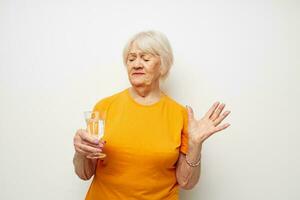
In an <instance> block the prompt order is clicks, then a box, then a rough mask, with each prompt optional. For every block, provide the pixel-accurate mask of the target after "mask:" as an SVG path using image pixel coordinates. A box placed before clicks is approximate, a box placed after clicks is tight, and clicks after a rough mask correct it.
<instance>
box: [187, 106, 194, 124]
mask: <svg viewBox="0 0 300 200" xmlns="http://www.w3.org/2000/svg"><path fill="white" fill-rule="evenodd" d="M186 108H187V112H188V121H191V120H193V119H194V111H193V109H192V108H191V107H190V106H186Z"/></svg>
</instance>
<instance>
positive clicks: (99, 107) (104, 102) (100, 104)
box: [94, 90, 125, 110]
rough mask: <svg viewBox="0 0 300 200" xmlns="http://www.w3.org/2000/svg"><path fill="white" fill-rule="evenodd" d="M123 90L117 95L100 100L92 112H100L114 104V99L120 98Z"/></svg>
mask: <svg viewBox="0 0 300 200" xmlns="http://www.w3.org/2000/svg"><path fill="white" fill-rule="evenodd" d="M124 92H125V90H122V91H120V92H118V93H115V94H113V95H110V96H107V97H104V98H102V99H100V100H99V101H98V102H97V103H96V104H95V106H94V110H102V109H105V108H107V107H108V106H109V105H110V104H111V103H112V102H114V101H115V100H116V99H118V98H120V97H122V96H123V94H124Z"/></svg>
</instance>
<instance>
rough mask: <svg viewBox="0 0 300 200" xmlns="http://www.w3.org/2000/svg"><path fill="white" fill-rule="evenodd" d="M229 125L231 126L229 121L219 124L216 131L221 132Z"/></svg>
mask: <svg viewBox="0 0 300 200" xmlns="http://www.w3.org/2000/svg"><path fill="white" fill-rule="evenodd" d="M229 126H230V124H229V123H226V124H223V125H221V126H217V127H216V128H215V131H214V133H216V132H219V131H222V130H224V129H226V128H228V127H229Z"/></svg>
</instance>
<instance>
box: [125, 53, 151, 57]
mask: <svg viewBox="0 0 300 200" xmlns="http://www.w3.org/2000/svg"><path fill="white" fill-rule="evenodd" d="M136 54H137V53H129V54H128V56H136ZM140 55H141V57H143V56H151V54H150V53H140Z"/></svg>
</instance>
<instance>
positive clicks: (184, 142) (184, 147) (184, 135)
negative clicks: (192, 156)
mask: <svg viewBox="0 0 300 200" xmlns="http://www.w3.org/2000/svg"><path fill="white" fill-rule="evenodd" d="M182 113H183V127H182V130H181V145H180V152H181V153H184V154H187V152H188V113H187V110H186V109H185V108H184V109H183V112H182Z"/></svg>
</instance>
